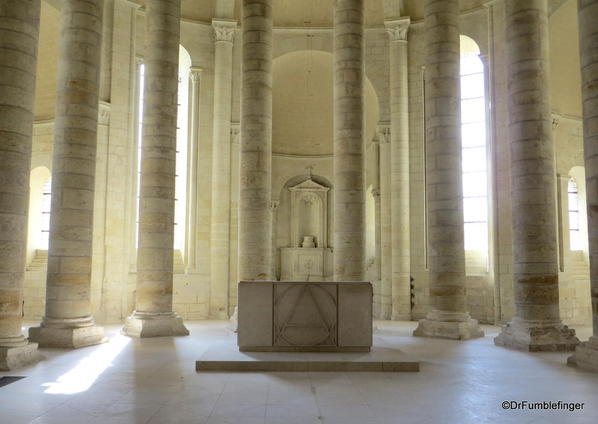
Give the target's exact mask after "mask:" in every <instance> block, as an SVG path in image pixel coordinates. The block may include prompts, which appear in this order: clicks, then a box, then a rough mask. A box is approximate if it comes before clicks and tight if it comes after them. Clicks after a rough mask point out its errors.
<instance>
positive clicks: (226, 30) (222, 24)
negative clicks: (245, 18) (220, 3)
mask: <svg viewBox="0 0 598 424" xmlns="http://www.w3.org/2000/svg"><path fill="white" fill-rule="evenodd" d="M212 27H213V28H214V41H215V42H219V41H224V42H227V43H232V42H233V41H234V39H235V30H236V29H237V22H236V21H229V20H223V19H212Z"/></svg>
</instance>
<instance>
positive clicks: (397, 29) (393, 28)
mask: <svg viewBox="0 0 598 424" xmlns="http://www.w3.org/2000/svg"><path fill="white" fill-rule="evenodd" d="M410 24H411V18H410V17H409V16H406V17H404V18H399V19H395V20H392V21H385V22H384V26H385V27H386V32H388V36H389V37H390V41H402V42H406V41H407V33H408V31H409V25H410Z"/></svg>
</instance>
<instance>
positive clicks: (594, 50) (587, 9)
mask: <svg viewBox="0 0 598 424" xmlns="http://www.w3.org/2000/svg"><path fill="white" fill-rule="evenodd" d="M577 9H578V14H579V52H580V58H581V78H582V89H581V92H582V98H583V120H584V125H583V127H584V128H583V130H584V152H585V167H586V202H587V209H588V234H589V239H590V240H589V241H590V243H589V248H590V281H591V296H592V323H593V330H594V332H593V336H592V337H590V339H589V340H588V341H587V342H584V343H581V344H580V345H579V346H577V348H576V349H575V353H574V354H573V356H571V357H570V358H569V359H568V360H567V362H568V363H569V364H570V365H577V366H578V367H580V368H584V369H587V370H592V371H598V27H596V22H598V0H578V2H577Z"/></svg>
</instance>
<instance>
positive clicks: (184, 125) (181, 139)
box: [135, 48, 190, 251]
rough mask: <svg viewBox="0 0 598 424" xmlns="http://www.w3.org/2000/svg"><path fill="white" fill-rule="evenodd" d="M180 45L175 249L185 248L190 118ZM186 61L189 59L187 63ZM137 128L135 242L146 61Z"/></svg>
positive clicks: (184, 56) (141, 70)
mask: <svg viewBox="0 0 598 424" xmlns="http://www.w3.org/2000/svg"><path fill="white" fill-rule="evenodd" d="M187 56H188V53H187V52H186V51H184V49H182V48H181V56H180V57H182V59H183V60H180V62H183V63H181V64H180V66H179V86H178V109H177V132H176V180H175V181H176V182H175V204H174V205H175V206H174V208H175V210H174V246H173V247H174V249H176V250H181V251H182V250H184V248H185V231H186V221H187V220H186V216H187V141H188V132H189V131H188V120H189V71H190V58H187ZM185 59H188V60H185ZM187 62H189V63H187ZM138 78H139V87H141V88H140V90H139V97H138V99H137V101H138V108H137V110H138V128H137V169H138V172H137V215H136V222H137V230H136V231H135V234H136V237H137V238H136V240H135V245H136V246H137V245H138V242H139V239H138V237H139V195H140V191H141V148H142V144H143V100H144V99H143V87H144V84H145V65H143V64H142V65H141V66H140V67H139V75H138Z"/></svg>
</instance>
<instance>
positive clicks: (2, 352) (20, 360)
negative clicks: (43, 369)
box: [0, 337, 43, 371]
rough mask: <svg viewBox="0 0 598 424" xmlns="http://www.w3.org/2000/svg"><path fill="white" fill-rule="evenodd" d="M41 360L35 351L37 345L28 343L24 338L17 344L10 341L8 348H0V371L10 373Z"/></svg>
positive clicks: (20, 338)
mask: <svg viewBox="0 0 598 424" xmlns="http://www.w3.org/2000/svg"><path fill="white" fill-rule="evenodd" d="M42 359H43V356H42V355H41V354H40V353H39V351H38V350H37V343H28V342H27V339H26V338H24V337H19V338H18V342H16V343H13V341H12V340H10V343H9V345H8V346H0V371H12V370H16V369H17V368H22V367H25V366H27V365H31V364H34V363H36V362H38V361H40V360H42Z"/></svg>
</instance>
